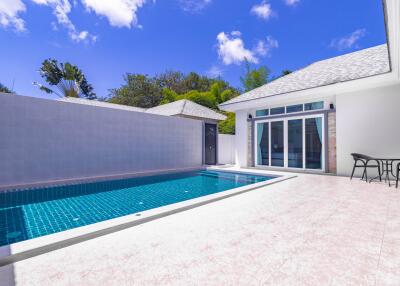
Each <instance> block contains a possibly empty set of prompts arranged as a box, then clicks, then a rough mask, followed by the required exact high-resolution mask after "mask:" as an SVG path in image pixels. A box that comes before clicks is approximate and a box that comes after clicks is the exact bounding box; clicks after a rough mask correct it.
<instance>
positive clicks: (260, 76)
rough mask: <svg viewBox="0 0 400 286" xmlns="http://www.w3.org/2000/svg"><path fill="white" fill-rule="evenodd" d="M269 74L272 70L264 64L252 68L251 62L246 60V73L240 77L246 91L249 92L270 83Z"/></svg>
mask: <svg viewBox="0 0 400 286" xmlns="http://www.w3.org/2000/svg"><path fill="white" fill-rule="evenodd" d="M269 75H270V72H269V70H268V69H267V68H266V67H264V66H262V67H259V68H254V69H252V68H251V67H250V64H249V62H246V72H245V75H244V76H242V77H240V81H241V82H242V85H243V88H244V91H245V92H248V91H250V90H253V89H255V88H257V87H260V86H263V85H264V84H266V83H268V78H269Z"/></svg>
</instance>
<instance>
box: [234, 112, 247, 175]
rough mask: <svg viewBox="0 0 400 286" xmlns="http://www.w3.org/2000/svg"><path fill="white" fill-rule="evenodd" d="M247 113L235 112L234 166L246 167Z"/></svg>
mask: <svg viewBox="0 0 400 286" xmlns="http://www.w3.org/2000/svg"><path fill="white" fill-rule="evenodd" d="M248 135H249V134H248V129H247V111H245V110H241V111H237V112H236V135H235V165H236V166H237V167H247V140H248Z"/></svg>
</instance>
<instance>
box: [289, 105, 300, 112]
mask: <svg viewBox="0 0 400 286" xmlns="http://www.w3.org/2000/svg"><path fill="white" fill-rule="evenodd" d="M301 111H303V104H297V105H290V106H286V112H287V113H292V112H301Z"/></svg>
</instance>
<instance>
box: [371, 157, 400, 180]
mask: <svg viewBox="0 0 400 286" xmlns="http://www.w3.org/2000/svg"><path fill="white" fill-rule="evenodd" d="M374 160H376V161H378V162H380V163H381V164H382V168H381V173H382V174H381V175H382V177H383V178H384V179H385V182H386V181H388V183H389V187H390V176H393V177H394V178H396V175H395V174H393V162H394V161H399V162H400V159H390V158H374ZM378 178H379V176H377V177H375V178H373V179H371V180H370V181H369V182H370V183H371V182H372V181H373V180H376V179H378Z"/></svg>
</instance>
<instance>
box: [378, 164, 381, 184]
mask: <svg viewBox="0 0 400 286" xmlns="http://www.w3.org/2000/svg"><path fill="white" fill-rule="evenodd" d="M378 173H379V181H380V182H382V174H381V164H378Z"/></svg>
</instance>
